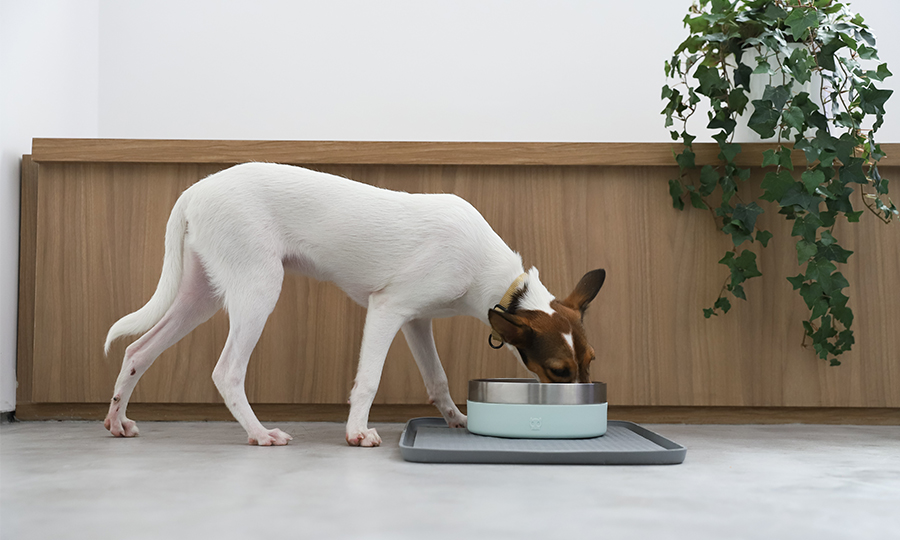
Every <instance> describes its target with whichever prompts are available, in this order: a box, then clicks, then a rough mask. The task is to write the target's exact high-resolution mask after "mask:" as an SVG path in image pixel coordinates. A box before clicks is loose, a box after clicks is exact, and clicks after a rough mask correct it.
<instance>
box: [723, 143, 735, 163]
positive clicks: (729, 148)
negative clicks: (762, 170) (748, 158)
mask: <svg viewBox="0 0 900 540" xmlns="http://www.w3.org/2000/svg"><path fill="white" fill-rule="evenodd" d="M719 149H720V150H721V151H720V152H719V156H718V157H719V159H721V160H723V161H727V162H732V161H734V158H735V156H737V155H738V154H740V153H741V145H739V144H738V143H725V144H719Z"/></svg>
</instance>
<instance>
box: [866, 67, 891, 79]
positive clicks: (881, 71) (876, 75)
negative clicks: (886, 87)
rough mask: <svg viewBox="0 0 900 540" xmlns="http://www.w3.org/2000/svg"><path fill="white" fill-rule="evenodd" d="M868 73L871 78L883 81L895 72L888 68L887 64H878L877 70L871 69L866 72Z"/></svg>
mask: <svg viewBox="0 0 900 540" xmlns="http://www.w3.org/2000/svg"><path fill="white" fill-rule="evenodd" d="M866 75H867V76H868V77H869V78H870V79H875V80H876V81H883V80H885V79H887V78H888V77H890V76H891V75H893V73H891V72H890V71H889V70H888V67H887V64H881V65H879V66H878V69H877V70H875V71H871V70H869V71H867V72H866Z"/></svg>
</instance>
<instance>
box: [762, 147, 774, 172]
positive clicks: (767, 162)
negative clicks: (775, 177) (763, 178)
mask: <svg viewBox="0 0 900 540" xmlns="http://www.w3.org/2000/svg"><path fill="white" fill-rule="evenodd" d="M771 165H778V155H776V154H775V150H772V149H771V148H769V149H768V150H764V151H763V161H762V166H763V167H769V166H771Z"/></svg>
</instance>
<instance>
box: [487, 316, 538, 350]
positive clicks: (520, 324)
mask: <svg viewBox="0 0 900 540" xmlns="http://www.w3.org/2000/svg"><path fill="white" fill-rule="evenodd" d="M488 321H489V322H490V323H491V328H492V329H493V330H494V331H495V332H497V333H498V334H500V337H501V338H502V339H503V341H504V342H506V343H509V344H510V345H512V346H513V347H527V346H528V345H529V344H530V343H531V341H532V339H533V337H534V330H533V329H532V328H531V327H530V326H528V323H527V322H526V321H525V320H524V319H523V318H522V317H519V316H517V315H513V314H512V313H506V312H503V311H501V310H500V309H497V308H495V309H492V310H490V311H488Z"/></svg>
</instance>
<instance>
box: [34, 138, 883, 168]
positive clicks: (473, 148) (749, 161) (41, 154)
mask: <svg viewBox="0 0 900 540" xmlns="http://www.w3.org/2000/svg"><path fill="white" fill-rule="evenodd" d="M741 146H742V149H743V152H742V153H741V155H740V156H739V158H738V165H740V166H743V167H751V166H759V165H760V163H762V153H763V151H764V150H766V149H769V148H776V147H777V145H776V144H774V143H742V144H741ZM881 146H882V149H883V150H884V151H885V152H886V153H887V154H888V157H886V158H884V159H883V160H882V162H881V164H882V165H883V166H891V165H900V144H882V145H881ZM673 150H676V151H679V152H680V151H681V145H680V144H677V143H543V142H521V143H514V142H375V141H373V142H366V141H225V140H219V141H203V140H161V139H160V140H151V139H34V141H33V143H32V158H33V159H34V161H35V162H37V163H53V162H74V163H82V162H90V163H223V164H235V163H244V162H247V161H266V162H274V163H287V164H294V165H301V164H322V165H326V164H348V165H380V164H384V165H592V166H659V167H674V166H675V160H674V158H673V157H672V152H673ZM694 151H695V152H696V162H697V164H700V165H704V164H716V156H717V155H718V153H719V148H718V145H716V144H715V143H697V144H695V145H694ZM892 156H893V157H892ZM795 159H796V160H797V161H796V162H795V164H796V165H803V164H804V163H803V158H802V155H801V154H800V153H798V155H797V157H796V158H795Z"/></svg>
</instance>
